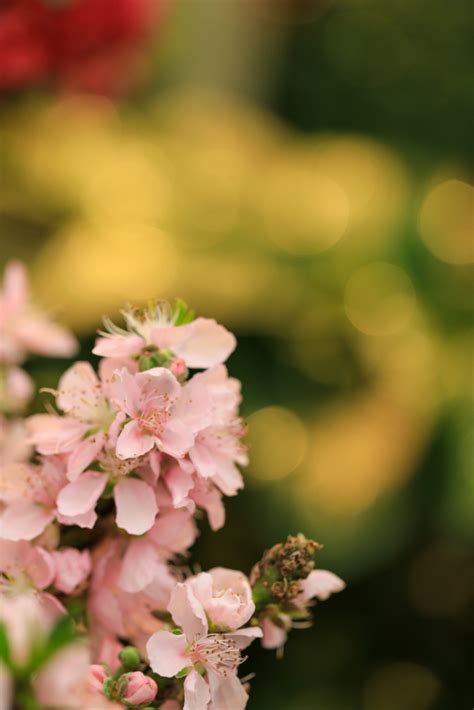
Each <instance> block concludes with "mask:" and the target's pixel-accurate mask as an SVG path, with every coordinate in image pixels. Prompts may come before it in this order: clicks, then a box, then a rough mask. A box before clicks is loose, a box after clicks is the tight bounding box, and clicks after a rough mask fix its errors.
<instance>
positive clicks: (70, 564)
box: [51, 547, 92, 594]
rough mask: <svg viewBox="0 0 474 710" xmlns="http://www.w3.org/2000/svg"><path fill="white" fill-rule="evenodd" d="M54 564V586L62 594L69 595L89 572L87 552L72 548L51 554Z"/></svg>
mask: <svg viewBox="0 0 474 710" xmlns="http://www.w3.org/2000/svg"><path fill="white" fill-rule="evenodd" d="M51 556H52V558H53V562H54V568H55V574H54V582H53V583H54V586H55V587H56V589H59V591H60V592H64V594H71V592H73V591H74V590H75V589H76V587H78V586H79V585H80V584H81V583H82V582H84V580H85V579H87V577H88V576H89V574H90V572H91V567H92V565H91V556H90V552H89V550H83V551H82V552H81V551H80V550H76V549H74V548H72V547H69V548H66V549H64V550H61V551H57V550H55V551H54V552H52V553H51Z"/></svg>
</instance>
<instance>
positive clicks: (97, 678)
mask: <svg viewBox="0 0 474 710" xmlns="http://www.w3.org/2000/svg"><path fill="white" fill-rule="evenodd" d="M106 678H107V673H106V672H105V670H104V667H103V666H101V665H99V664H94V665H91V666H89V675H88V678H87V681H88V685H89V687H90V688H92V689H93V690H96V691H97V692H98V693H101V692H102V685H103V682H104V680H105V679H106Z"/></svg>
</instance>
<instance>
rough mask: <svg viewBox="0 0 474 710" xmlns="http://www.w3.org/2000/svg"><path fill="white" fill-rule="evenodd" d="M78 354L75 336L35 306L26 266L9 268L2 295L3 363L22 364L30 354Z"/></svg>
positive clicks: (0, 355) (0, 352) (0, 354)
mask: <svg viewBox="0 0 474 710" xmlns="http://www.w3.org/2000/svg"><path fill="white" fill-rule="evenodd" d="M76 350H77V341H76V339H75V338H74V337H73V335H72V334H71V333H70V332H69V331H68V330H66V329H65V328H62V327H61V326H59V325H57V324H55V323H53V322H52V321H50V320H49V319H48V318H47V317H46V316H45V315H44V314H43V313H41V311H39V310H38V309H37V308H36V307H35V306H34V305H33V304H32V302H31V299H30V293H29V288H28V282H27V276H26V270H25V267H24V266H23V264H21V263H20V262H19V261H12V262H10V263H9V264H7V267H6V269H5V275H4V280H3V290H2V291H1V292H0V361H3V362H9V363H15V362H20V361H21V360H23V358H24V356H25V354H26V353H27V352H33V353H38V354H39V355H52V356H59V357H70V356H71V355H73V354H74V353H75V351H76Z"/></svg>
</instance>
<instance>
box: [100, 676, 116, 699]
mask: <svg viewBox="0 0 474 710" xmlns="http://www.w3.org/2000/svg"><path fill="white" fill-rule="evenodd" d="M102 690H103V691H104V695H105V696H106V697H107V698H112V697H113V694H114V690H115V680H114V679H113V678H106V679H105V680H104V682H103V683H102Z"/></svg>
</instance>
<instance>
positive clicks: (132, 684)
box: [121, 671, 158, 705]
mask: <svg viewBox="0 0 474 710" xmlns="http://www.w3.org/2000/svg"><path fill="white" fill-rule="evenodd" d="M124 678H126V680H127V686H126V689H125V692H124V694H123V695H122V697H121V700H122V702H123V703H125V704H126V705H144V704H145V703H151V702H153V700H154V699H155V697H156V694H157V692H158V686H157V684H156V683H155V681H154V680H153V678H149V677H148V676H146V675H145V674H144V673H141V672H140V671H135V672H134V673H127V674H126V675H125V676H122V679H124Z"/></svg>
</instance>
